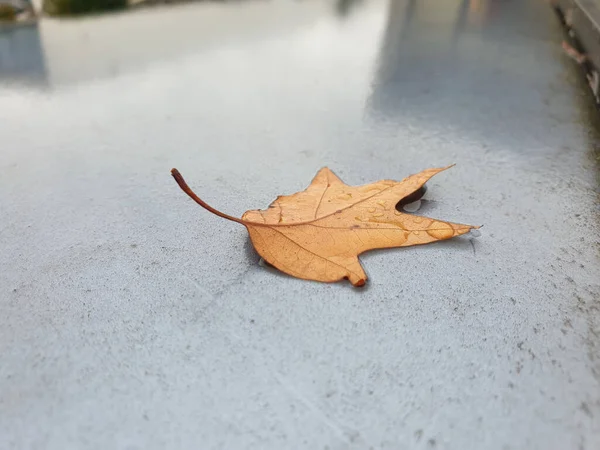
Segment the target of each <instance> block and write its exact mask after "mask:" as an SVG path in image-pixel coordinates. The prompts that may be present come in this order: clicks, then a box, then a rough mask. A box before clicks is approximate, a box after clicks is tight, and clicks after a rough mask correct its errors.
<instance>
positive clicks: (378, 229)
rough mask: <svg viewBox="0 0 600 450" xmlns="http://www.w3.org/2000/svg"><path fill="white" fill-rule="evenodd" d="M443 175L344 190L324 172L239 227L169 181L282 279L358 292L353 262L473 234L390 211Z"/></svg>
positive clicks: (359, 275)
mask: <svg viewBox="0 0 600 450" xmlns="http://www.w3.org/2000/svg"><path fill="white" fill-rule="evenodd" d="M450 167H452V166H449V167H444V168H439V169H427V170H424V171H422V172H420V173H418V174H416V175H411V176H409V177H407V178H405V179H404V180H402V181H393V180H381V181H377V182H375V183H370V184H366V185H364V186H348V185H347V184H345V183H344V182H343V181H342V180H340V179H339V178H338V177H337V176H336V175H335V174H334V173H333V172H332V171H331V170H329V169H328V168H327V167H325V168H323V169H321V170H320V171H319V172H318V173H317V175H316V176H315V177H314V179H313V180H312V182H311V183H310V186H308V188H306V189H305V190H304V191H302V192H298V193H296V194H292V195H286V196H279V197H277V199H275V201H274V202H273V203H271V205H269V208H268V209H266V210H251V211H246V212H245V213H244V215H243V216H242V218H241V219H238V218H237V217H233V216H230V215H228V214H225V213H222V212H221V211H218V210H216V209H214V208H213V207H211V206H209V205H208V204H207V203H205V202H204V201H203V200H201V199H200V198H199V197H198V196H197V195H196V194H195V193H194V192H193V191H192V190H191V189H190V188H189V186H188V185H187V184H186V182H185V180H184V179H183V177H182V176H181V174H180V173H179V171H178V170H177V169H173V170H172V171H171V174H172V175H173V178H175V181H177V184H179V187H181V189H182V190H183V191H184V192H185V193H187V194H188V195H189V196H190V197H191V198H192V199H193V200H194V201H196V203H198V204H199V205H200V206H202V207H203V208H205V209H207V210H208V211H210V212H212V213H213V214H216V215H217V216H220V217H223V218H224V219H228V220H232V221H234V222H237V223H240V224H242V225H244V226H245V227H246V229H247V230H248V233H249V234H250V239H251V240H252V244H253V245H254V248H255V249H256V251H257V252H258V253H259V255H260V256H262V257H263V258H264V259H265V260H266V261H267V262H268V263H269V264H271V265H272V266H274V267H276V268H277V269H279V270H281V271H282V272H285V273H287V274H289V275H292V276H294V277H297V278H303V279H306V280H315V281H323V282H334V281H339V280H341V279H344V278H346V279H348V280H349V281H350V282H351V283H352V284H353V285H354V286H362V285H364V284H365V281H366V280H367V275H366V274H365V272H364V270H363V268H362V266H361V265H360V262H359V260H358V255H360V254H361V253H363V252H366V251H367V250H373V249H377V248H391V247H406V246H409V245H419V244H428V243H430V242H434V241H440V240H444V239H450V238H452V237H455V236H459V235H461V234H465V233H468V232H469V231H470V230H472V229H476V228H479V227H478V226H472V225H463V224H456V223H450V222H444V221H441V220H437V219H431V218H428V217H421V216H416V215H413V214H406V213H403V212H400V211H398V210H397V209H396V204H398V203H399V202H400V201H401V200H403V199H406V198H407V197H413V198H414V197H415V196H418V197H420V195H422V193H423V192H424V184H425V183H426V182H427V181H428V180H429V179H430V178H431V177H432V176H434V175H435V174H437V173H439V172H441V171H443V170H446V169H448V168H450Z"/></svg>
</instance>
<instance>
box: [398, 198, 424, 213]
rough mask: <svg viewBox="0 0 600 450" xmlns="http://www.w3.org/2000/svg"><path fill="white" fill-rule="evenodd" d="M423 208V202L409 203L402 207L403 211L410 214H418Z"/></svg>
mask: <svg viewBox="0 0 600 450" xmlns="http://www.w3.org/2000/svg"><path fill="white" fill-rule="evenodd" d="M420 208H421V200H417V201H416V202H412V203H408V204H406V205H404V206H403V207H402V209H403V210H404V211H406V212H409V213H414V212H417V211H418V210H419V209H420Z"/></svg>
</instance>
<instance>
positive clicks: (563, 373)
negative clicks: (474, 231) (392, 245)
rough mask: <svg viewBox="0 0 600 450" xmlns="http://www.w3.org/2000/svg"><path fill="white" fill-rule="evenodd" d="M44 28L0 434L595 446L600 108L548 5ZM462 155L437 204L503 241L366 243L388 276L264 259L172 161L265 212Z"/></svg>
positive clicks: (189, 10)
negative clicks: (323, 170) (325, 272)
mask: <svg viewBox="0 0 600 450" xmlns="http://www.w3.org/2000/svg"><path fill="white" fill-rule="evenodd" d="M259 13H260V14H259ZM163 15H164V16H163ZM215 15H217V16H218V17H219V18H220V19H219V27H218V28H219V31H214V33H218V32H220V33H222V34H221V35H218V37H214V36H212V35H211V33H210V32H209V31H207V30H206V28H202V27H201V28H200V29H198V31H197V32H193V31H192V28H191V27H188V26H187V25H186V23H193V22H195V21H196V22H197V23H201V22H202V21H207V20H208V19H207V18H211V17H216V16H215ZM161 17H163V18H167V17H168V18H169V20H164V21H163V24H162V27H161V28H157V27H151V26H147V24H149V23H152V22H154V23H158V22H159V21H160V19H161ZM178 17H179V18H180V19H181V20H179V19H178ZM246 17H252V18H253V19H252V21H251V22H252V24H249V25H248V26H247V27H245V26H243V24H244V23H246V22H245V19H246ZM109 29H110V30H113V29H114V30H116V31H115V33H117V34H118V33H119V32H120V31H119V30H126V29H130V30H136V32H131V33H130V35H129V39H128V40H122V41H116V40H111V39H112V38H113V37H114V34H110V32H109V31H108V30H109ZM31 32H32V33H38V35H37V36H38V38H39V41H40V42H41V47H42V48H43V49H44V57H45V63H44V67H46V70H45V72H44V73H45V74H46V75H44V80H45V82H44V83H41V84H25V83H23V84H20V83H17V84H15V83H14V79H13V78H11V81H8V80H6V81H4V82H3V84H2V86H1V87H0V105H1V107H0V124H1V126H0V130H1V131H0V133H1V134H0V139H1V141H0V142H1V143H2V147H1V149H2V150H1V152H0V217H1V220H0V448H2V449H60V450H63V449H163V448H169V449H198V448H201V449H221V448H222V449H288V448H289V449H368V448H373V449H380V448H381V449H412V448H415V449H460V450H464V449H491V450H496V449H497V450H504V449H527V450H532V449H543V450H553V449H556V450H565V449H577V450H578V449H597V448H600V423H599V417H600V385H599V381H600V347H599V345H600V341H599V333H600V316H599V315H598V311H599V307H600V304H599V298H600V286H599V283H600V262H599V253H598V249H599V246H598V245H599V242H598V240H599V231H600V222H599V214H600V211H599V208H598V181H599V179H598V152H597V150H596V148H597V144H598V134H597V131H596V130H597V129H598V124H597V118H598V114H597V112H596V111H595V110H594V109H593V108H592V101H591V99H590V98H589V96H588V91H587V89H586V86H585V82H584V79H583V76H582V74H581V72H580V71H579V70H578V67H576V65H575V63H574V62H573V61H571V60H570V59H569V58H567V57H566V56H565V55H563V53H562V50H561V47H560V43H561V41H562V38H563V36H562V30H561V27H560V25H559V21H558V20H557V18H556V17H555V15H554V13H553V11H552V9H551V8H550V6H549V5H548V4H547V2H544V1H541V0H540V1H537V0H528V1H517V0H514V1H484V0H481V1H470V2H468V1H465V2H463V1H450V0H449V1H446V2H436V1H433V0H431V1H418V2H416V1H400V0H398V1H390V2H389V3H387V2H383V1H364V2H350V3H346V4H344V5H336V4H334V3H331V2H264V3H263V2H256V3H255V2H246V3H243V4H239V3H233V4H210V5H209V4H191V5H184V6H181V7H173V8H168V9H165V8H153V9H152V10H150V11H137V12H135V13H125V14H119V15H115V16H105V17H100V18H93V19H85V20H82V21H72V22H69V21H67V22H64V27H63V26H62V23H61V22H58V21H56V22H55V21H48V20H43V21H42V22H41V23H40V25H39V28H32V29H31ZM178 33H179V34H178ZM194 33H196V34H194ZM161 36H165V39H167V40H170V42H171V44H170V45H171V48H172V51H170V52H169V51H163V47H160V48H159V49H158V50H157V52H156V54H155V59H152V51H151V50H152V45H153V42H155V41H156V42H159V41H160V37H161ZM178 36H180V37H182V38H181V39H179V40H177V39H176V37H178ZM183 36H185V37H186V38H183ZM221 36H222V37H221ZM0 39H10V37H7V35H0ZM103 39H106V40H107V41H108V42H114V45H111V46H106V47H102V45H101V44H99V42H101V41H102V40H103ZM53 42H61V43H63V46H62V48H60V51H58V50H57V48H58V47H53ZM86 46H89V48H90V49H91V50H92V51H91V52H90V54H89V56H86V55H87V54H86V53H85V51H82V50H85V48H86ZM101 48H104V51H100V50H98V49H101ZM164 48H167V47H164ZM34 50H35V45H34ZM74 54H76V55H79V56H80V59H79V61H78V63H77V65H74V64H73V61H72V58H70V57H69V55H74ZM139 55H141V56H139ZM136 58H137V59H136ZM65 67H68V68H69V69H68V70H63V71H61V68H62V69H64V68H65ZM453 162H454V163H457V166H456V167H455V168H453V169H452V170H450V171H448V172H445V173H444V174H441V175H439V176H437V177H436V178H435V179H433V180H432V182H431V183H430V184H429V190H428V193H427V194H426V197H427V198H428V199H429V200H430V201H429V202H426V204H425V206H424V207H423V208H422V210H421V211H420V213H423V214H425V215H428V216H431V217H439V218H444V219H446V220H451V221H458V222H465V223H475V224H477V223H481V224H484V225H485V226H484V228H483V229H482V236H481V237H480V238H478V239H472V238H471V239H470V238H466V239H456V240H454V241H448V242H444V243H439V244H434V245H429V246H423V247H414V248H408V249H397V250H386V251H377V252H372V253H369V254H366V255H364V256H363V257H362V261H363V264H364V267H365V269H366V270H367V272H368V274H369V277H370V282H369V284H368V286H367V287H365V288H364V289H355V288H352V287H351V286H350V285H349V284H348V283H345V284H344V283H342V284H334V285H325V284H318V283H311V282H306V281H301V280H296V279H293V278H290V277H288V276H284V275H281V274H279V273H277V272H275V271H273V270H270V269H268V268H265V267H261V266H260V265H259V264H258V259H259V258H258V256H257V255H256V254H255V253H254V251H253V250H252V247H251V245H250V244H249V242H248V238H247V235H246V231H245V230H244V229H243V228H242V227H240V226H238V225H236V224H232V223H228V222H225V221H223V220H221V219H219V218H218V217H214V216H212V215H209V214H208V213H207V212H205V211H203V210H202V209H201V208H199V207H197V206H196V205H194V204H193V202H192V201H191V200H189V199H188V198H187V197H186V196H185V195H184V194H183V193H182V192H181V191H180V190H179V188H178V187H177V186H176V185H175V183H174V182H173V180H172V179H171V177H170V175H169V170H170V169H171V168H172V167H177V168H178V169H179V170H180V171H181V172H182V173H183V175H184V176H186V178H187V180H188V182H189V183H190V185H191V186H192V187H193V188H194V189H195V190H196V191H197V192H198V193H199V194H200V195H201V196H202V197H203V198H204V199H205V200H206V201H208V202H209V203H211V204H213V205H214V206H215V207H218V208H219V209H221V210H223V211H225V212H228V213H231V214H237V215H241V214H242V213H243V212H244V211H245V210H247V209H250V208H259V207H264V206H266V205H267V204H268V203H269V202H270V201H271V200H273V198H274V197H275V196H276V195H278V194H285V193H291V192H295V191H297V190H299V189H302V188H304V186H305V185H306V184H307V183H308V182H309V181H310V179H311V178H312V176H313V175H314V174H315V172H316V171H317V170H318V169H319V168H320V167H322V166H324V165H328V166H329V167H331V168H332V169H333V170H335V171H336V172H337V173H338V174H339V175H340V176H341V177H342V178H343V179H344V180H345V181H347V182H349V183H354V184H359V183H366V182H370V181H373V180H377V179H381V178H396V179H400V178H402V177H404V176H406V175H407V174H410V173H414V172H416V171H419V170H422V169H424V168H427V167H432V166H438V165H442V164H448V163H453Z"/></svg>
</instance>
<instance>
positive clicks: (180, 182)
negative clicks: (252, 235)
mask: <svg viewBox="0 0 600 450" xmlns="http://www.w3.org/2000/svg"><path fill="white" fill-rule="evenodd" d="M171 175H173V178H175V181H176V182H177V184H178V185H179V187H180V188H181V190H182V191H183V192H185V193H186V194H187V195H189V196H190V198H191V199H192V200H194V201H195V202H196V203H198V204H199V205H200V206H202V207H203V208H204V209H206V210H207V211H210V212H211V213H213V214H215V215H217V216H219V217H222V218H223V219H227V220H231V221H232V222H237V223H241V224H242V225H244V221H243V220H241V219H238V218H237V217H233V216H230V215H229V214H225V213H222V212H221V211H219V210H217V209H215V208H213V207H212V206H210V205H209V204H208V203H206V202H204V200H202V199H201V198H200V197H198V196H197V195H196V194H195V193H194V191H192V189H191V188H190V187H189V186H188V185H187V183H186V182H185V180H184V179H183V176H182V175H181V174H180V173H179V170H177V169H171Z"/></svg>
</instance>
